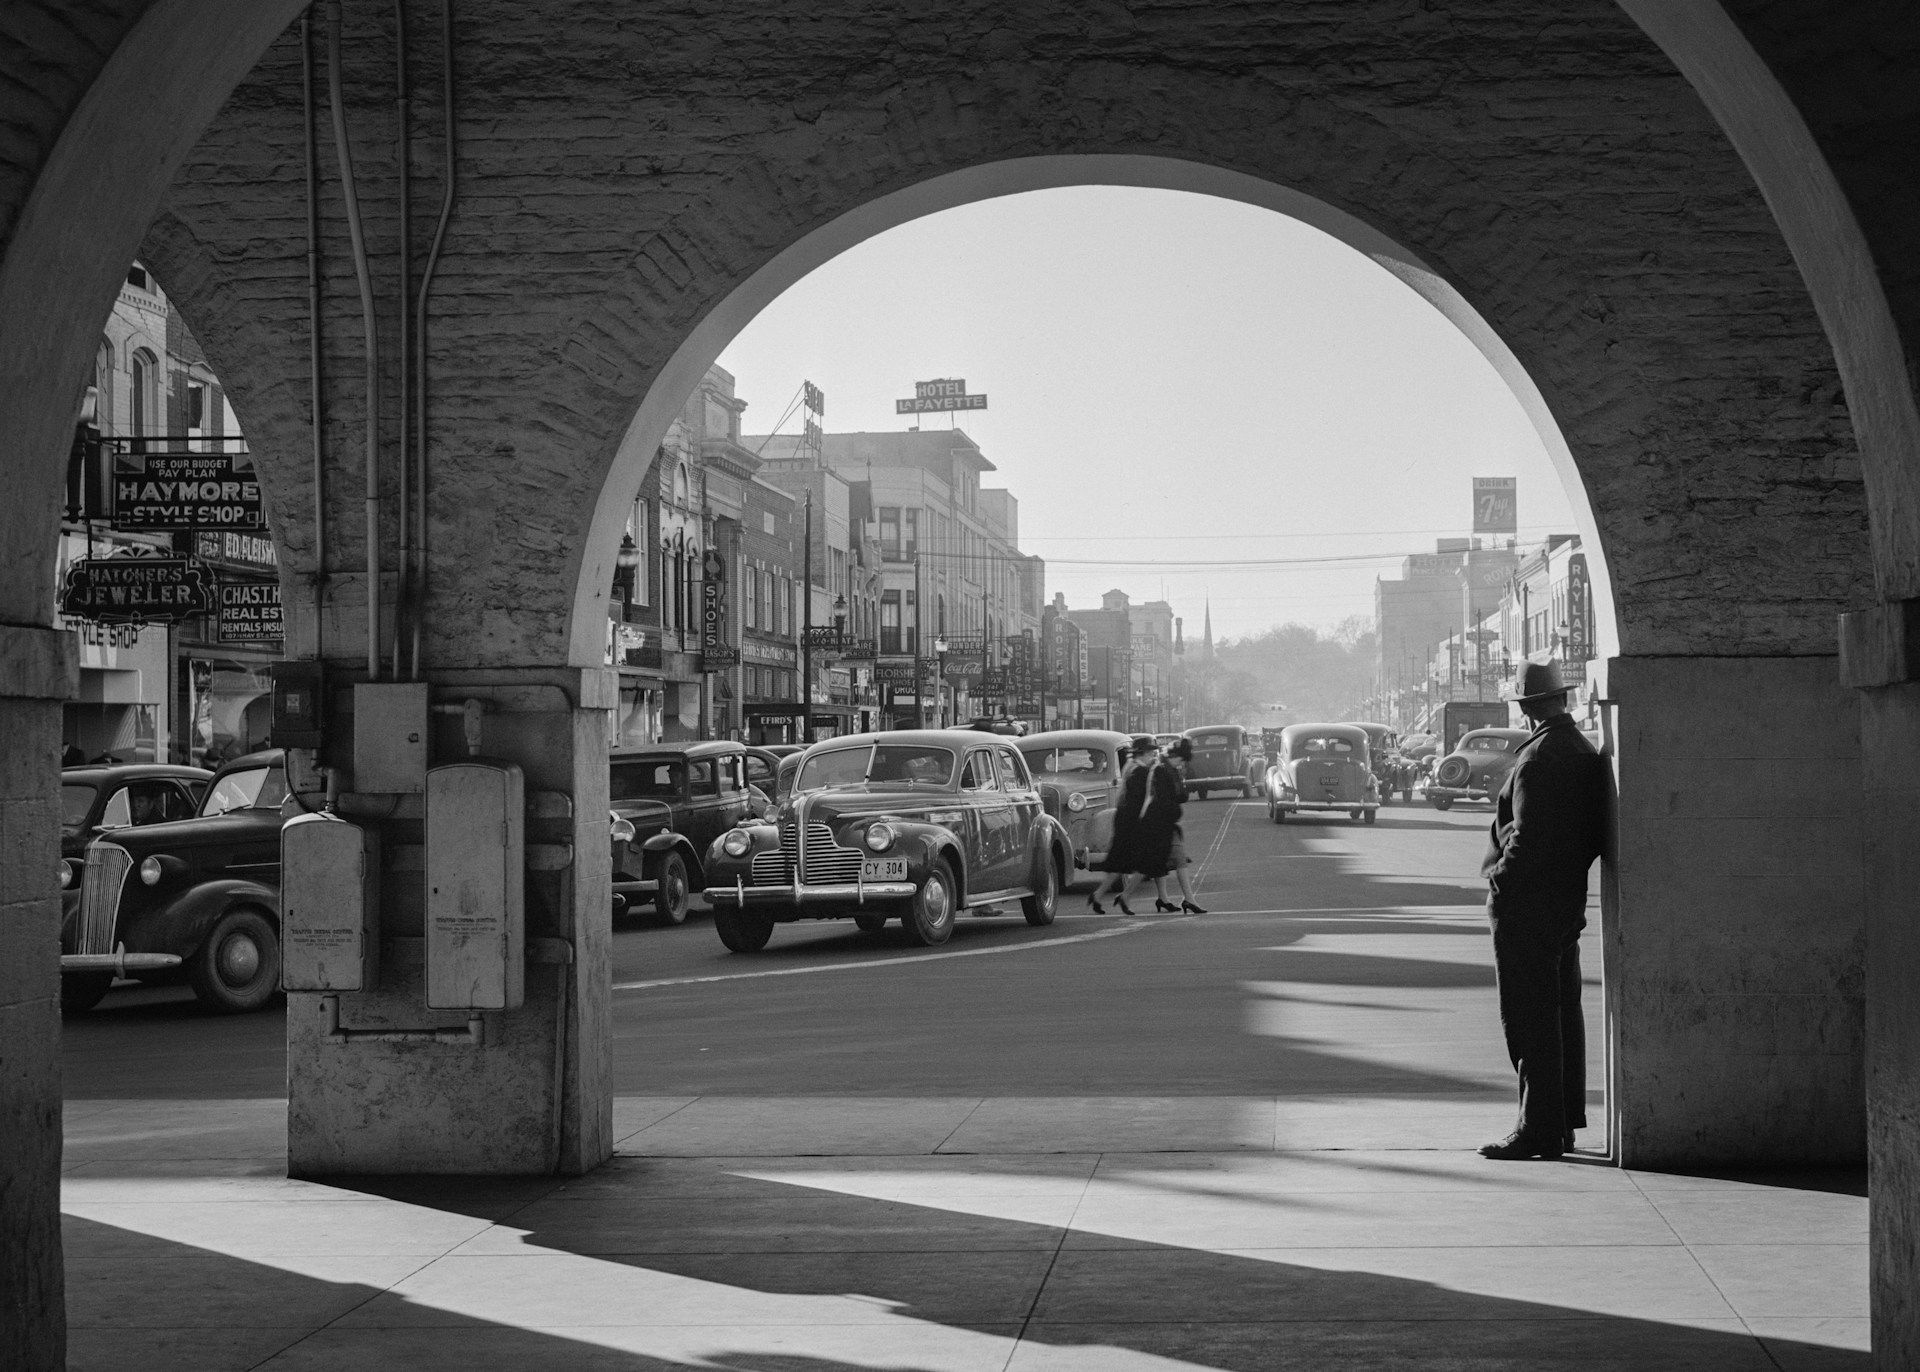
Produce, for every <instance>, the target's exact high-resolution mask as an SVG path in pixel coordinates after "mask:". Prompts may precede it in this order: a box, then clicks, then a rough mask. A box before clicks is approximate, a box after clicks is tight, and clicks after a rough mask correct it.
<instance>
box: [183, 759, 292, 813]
mask: <svg viewBox="0 0 1920 1372" xmlns="http://www.w3.org/2000/svg"><path fill="white" fill-rule="evenodd" d="M286 798H287V774H286V772H285V771H284V770H283V769H281V768H279V767H244V768H241V769H240V770H239V771H235V772H228V773H226V774H225V775H223V776H222V777H221V778H220V779H219V780H218V781H216V782H214V783H213V789H212V790H210V791H208V792H207V794H206V798H205V799H203V800H202V801H201V802H200V815H201V817H202V818H203V819H204V818H206V817H207V816H209V815H224V814H226V813H227V812H228V811H229V810H277V809H279V808H280V802H281V801H283V800H285V799H286Z"/></svg>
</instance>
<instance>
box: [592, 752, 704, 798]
mask: <svg viewBox="0 0 1920 1372" xmlns="http://www.w3.org/2000/svg"><path fill="white" fill-rule="evenodd" d="M686 775H687V764H686V763H684V762H681V761H679V760H678V759H670V760H667V761H660V762H653V761H648V760H646V759H636V760H633V761H625V760H616V761H615V762H614V764H613V769H612V772H611V774H610V775H609V777H608V778H607V783H608V785H607V795H608V797H609V798H610V799H612V800H673V799H676V798H677V797H678V796H679V795H680V791H681V788H682V787H683V786H684V785H685V782H686Z"/></svg>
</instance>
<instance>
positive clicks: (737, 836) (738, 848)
mask: <svg viewBox="0 0 1920 1372" xmlns="http://www.w3.org/2000/svg"><path fill="white" fill-rule="evenodd" d="M751 847H753V835H751V834H749V833H748V832H747V831H746V830H745V829H729V830H727V832H726V833H724V834H722V835H721V836H720V851H721V852H723V853H725V854H726V855H727V856H728V857H736V858H737V857H745V856H746V855H747V850H748V849H749V848H751Z"/></svg>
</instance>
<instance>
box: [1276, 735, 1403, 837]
mask: <svg viewBox="0 0 1920 1372" xmlns="http://www.w3.org/2000/svg"><path fill="white" fill-rule="evenodd" d="M1279 753H1280V756H1279V758H1278V759H1277V760H1276V761H1275V762H1274V764H1273V765H1272V766H1271V767H1269V768H1267V776H1266V791H1267V818H1268V819H1270V820H1272V821H1273V822H1274V823H1275V824H1283V823H1285V822H1286V818H1287V816H1288V815H1292V814H1298V813H1300V812H1301V811H1306V810H1333V811H1338V810H1345V811H1346V812H1347V813H1348V814H1349V815H1350V816H1352V817H1353V818H1354V819H1358V820H1363V821H1365V822H1366V823H1368V824H1372V823H1373V822H1374V821H1375V820H1377V819H1378V818H1379V817H1380V784H1379V783H1378V782H1377V781H1375V780H1374V776H1373V769H1372V767H1371V766H1369V765H1368V761H1367V731H1366V730H1365V729H1362V728H1361V727H1360V726H1359V725H1357V724H1289V725H1288V726H1287V727H1286V729H1285V730H1283V731H1282V733H1281V735H1280V749H1279Z"/></svg>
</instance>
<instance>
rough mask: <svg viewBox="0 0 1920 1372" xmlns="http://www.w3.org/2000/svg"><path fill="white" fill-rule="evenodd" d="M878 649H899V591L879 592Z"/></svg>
mask: <svg viewBox="0 0 1920 1372" xmlns="http://www.w3.org/2000/svg"><path fill="white" fill-rule="evenodd" d="M880 651H881V652H883V653H897V652H899V651H901V649H900V592H898V591H882V592H881V593H880Z"/></svg>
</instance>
